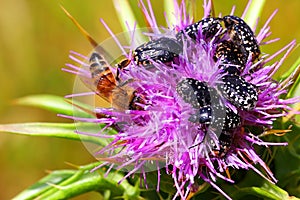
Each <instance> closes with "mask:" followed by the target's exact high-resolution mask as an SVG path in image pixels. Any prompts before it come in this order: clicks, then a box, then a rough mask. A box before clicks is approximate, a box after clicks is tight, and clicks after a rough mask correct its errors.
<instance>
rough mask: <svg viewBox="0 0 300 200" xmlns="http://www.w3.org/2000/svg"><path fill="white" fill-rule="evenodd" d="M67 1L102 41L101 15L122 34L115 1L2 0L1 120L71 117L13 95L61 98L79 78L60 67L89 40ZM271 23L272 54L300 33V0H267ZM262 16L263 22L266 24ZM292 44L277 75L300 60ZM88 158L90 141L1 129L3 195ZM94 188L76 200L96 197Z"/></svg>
mask: <svg viewBox="0 0 300 200" xmlns="http://www.w3.org/2000/svg"><path fill="white" fill-rule="evenodd" d="M130 2H131V3H132V4H135V3H136V2H137V1H136V0H131V1H130ZM152 2H153V7H154V9H155V13H156V16H157V18H158V22H159V24H163V23H164V19H163V14H162V13H163V6H161V4H162V1H159V0H156V1H154V0H153V1H152ZM201 3H202V1H197V4H198V9H197V10H198V13H197V18H198V19H200V18H201V16H202V7H201ZM246 3H247V1H241V0H234V1H229V0H226V1H225V0H222V1H221V0H215V8H216V11H217V13H218V12H222V13H223V14H228V13H229V12H230V10H231V6H232V5H237V9H236V14H237V15H241V13H242V10H243V8H244V7H245V5H246ZM60 4H61V5H63V6H64V7H65V8H66V9H67V10H68V11H69V12H70V13H71V14H72V15H73V16H74V17H75V18H76V19H77V20H78V21H79V22H80V23H81V24H82V25H83V26H84V27H85V28H86V29H87V30H88V31H89V33H90V34H91V35H92V36H93V37H94V38H95V39H96V40H97V41H98V42H101V41H103V40H105V39H107V38H108V37H109V34H108V33H107V31H106V30H105V29H104V27H103V26H102V24H101V23H100V22H99V19H100V18H103V19H104V20H105V22H106V23H107V24H108V25H109V26H110V28H111V29H112V30H113V31H114V32H115V33H119V32H121V31H122V30H121V27H120V25H119V22H118V20H117V17H116V12H115V10H114V7H113V2H112V1H107V0H85V1H79V0H65V1H58V0H52V1H49V0H39V1H29V0H0V5H1V8H0V70H1V73H0V85H1V93H0V95H1V96H0V116H1V117H0V123H16V122H34V121H40V122H58V121H60V122H63V121H64V122H66V121H67V120H65V119H62V118H59V117H57V116H56V114H55V113H50V112H47V111H43V110H40V109H36V108H30V107H22V106H16V105H14V104H13V101H14V99H16V98H18V97H22V96H25V95H30V94H44V93H46V94H55V95H60V96H64V95H66V94H70V93H71V92H72V87H73V81H74V76H72V75H70V74H67V73H65V72H62V71H61V68H62V67H63V66H64V63H67V62H69V61H70V60H69V59H68V52H69V51H70V50H75V51H78V52H80V53H82V54H88V53H89V52H90V50H91V46H90V45H89V43H88V42H87V41H86V40H85V38H84V37H83V36H82V35H81V34H80V33H79V31H78V30H77V28H76V27H75V26H74V25H73V24H72V22H71V21H70V20H69V19H68V18H67V17H66V15H65V14H64V13H63V12H62V10H61V9H60V6H59V5H60ZM276 8H279V12H278V14H277V15H276V17H275V19H274V20H273V21H272V22H271V27H272V36H271V38H276V37H279V38H281V40H280V41H279V42H277V43H275V44H271V45H268V46H266V47H262V49H263V52H266V53H273V52H275V51H277V50H278V49H279V48H280V47H283V46H284V45H285V44H287V43H288V42H290V41H291V40H292V39H297V41H299V39H300V26H299V21H300V13H299V8H300V1H299V0H287V1H282V0H267V3H266V5H265V7H264V12H263V13H262V17H261V19H262V22H264V21H265V20H266V19H267V17H268V16H269V15H270V14H271V13H272V12H273V11H274V10H275V9H276ZM262 22H261V23H260V24H259V26H260V27H261V25H262ZM299 53H300V51H299V49H297V50H295V51H294V52H293V54H292V55H291V56H289V58H288V59H287V61H286V62H285V63H284V66H283V69H282V70H281V71H280V72H279V73H278V74H276V76H277V77H280V74H281V73H283V72H284V71H285V70H287V69H288V68H289V66H291V64H292V63H293V62H294V61H295V60H296V59H297V58H298V56H299ZM65 161H67V162H71V163H74V164H78V165H80V164H87V163H89V162H92V161H94V158H93V157H92V156H91V155H90V154H89V153H88V152H87V150H85V147H84V146H83V145H82V144H81V143H79V142H74V141H68V140H64V139H51V138H38V137H26V136H19V135H9V134H0V188H1V192H0V199H10V198H12V197H13V196H15V195H16V194H17V193H19V192H20V191H22V190H23V189H25V188H26V187H28V186H29V185H31V184H33V183H34V182H35V181H37V180H38V179H40V178H41V177H43V176H44V175H45V174H46V173H45V171H46V170H54V169H62V168H69V166H67V165H66V164H65V163H64V162H65ZM98 198H99V196H98V195H97V194H94V193H91V194H87V195H83V196H81V197H77V198H75V199H98Z"/></svg>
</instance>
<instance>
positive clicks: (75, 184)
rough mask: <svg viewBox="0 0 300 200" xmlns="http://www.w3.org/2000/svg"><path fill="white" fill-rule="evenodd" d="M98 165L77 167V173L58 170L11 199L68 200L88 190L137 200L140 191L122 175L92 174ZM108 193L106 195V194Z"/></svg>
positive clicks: (108, 197)
mask: <svg viewBox="0 0 300 200" xmlns="http://www.w3.org/2000/svg"><path fill="white" fill-rule="evenodd" d="M99 164H100V163H92V164H89V165H85V166H79V167H78V169H77V170H57V171H52V172H51V173H50V174H49V175H47V176H46V177H44V178H42V179H41V180H39V181H38V182H37V183H35V184H33V185H32V186H30V187H29V188H27V189H26V190H24V191H23V192H21V193H20V194H19V195H17V196H16V197H15V198H14V199H16V200H19V199H35V198H38V199H69V198H72V197H75V196H78V195H81V194H84V193H87V192H90V191H95V192H99V193H101V194H105V193H106V197H107V199H115V198H121V197H122V198H123V199H139V198H140V197H139V193H140V191H139V188H138V187H135V186H133V185H131V184H129V183H128V182H127V181H126V180H124V181H122V183H120V184H119V183H118V181H119V180H121V179H122V178H123V175H122V174H121V173H117V172H111V173H109V174H108V175H107V176H105V175H104V174H105V170H103V169H99V170H97V171H94V172H91V170H92V169H94V168H95V167H96V166H98V165H99ZM108 190H109V191H110V192H109V194H108V195H107V192H106V191H108Z"/></svg>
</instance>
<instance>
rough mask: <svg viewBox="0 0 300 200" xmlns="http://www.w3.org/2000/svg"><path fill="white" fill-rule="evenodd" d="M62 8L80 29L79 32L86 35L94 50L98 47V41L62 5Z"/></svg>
mask: <svg viewBox="0 0 300 200" xmlns="http://www.w3.org/2000/svg"><path fill="white" fill-rule="evenodd" d="M60 7H61V9H62V10H63V11H64V13H65V14H66V15H67V16H68V17H69V18H70V19H71V20H72V22H73V23H74V24H75V26H76V27H77V28H78V29H79V31H80V32H81V33H82V34H83V35H84V37H86V39H87V40H88V41H89V42H90V43H91V45H92V46H93V47H94V48H96V47H98V42H96V40H94V39H93V38H92V36H91V35H90V34H89V33H88V32H87V31H86V30H85V29H84V28H83V27H82V26H81V25H80V24H79V23H78V22H77V20H76V19H75V18H74V17H73V16H72V15H71V14H70V13H69V12H68V11H67V10H66V9H65V8H64V7H63V6H62V5H60ZM98 48H99V47H98Z"/></svg>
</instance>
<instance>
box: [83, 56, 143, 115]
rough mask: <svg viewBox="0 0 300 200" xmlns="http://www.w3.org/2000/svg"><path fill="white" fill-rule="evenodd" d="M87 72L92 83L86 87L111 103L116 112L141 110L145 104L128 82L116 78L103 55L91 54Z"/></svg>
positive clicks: (141, 96)
mask: <svg viewBox="0 0 300 200" xmlns="http://www.w3.org/2000/svg"><path fill="white" fill-rule="evenodd" d="M89 71H90V73H91V81H92V83H90V84H88V86H89V87H90V86H91V85H92V89H93V90H94V91H95V92H96V94H97V95H98V96H100V97H102V98H103V99H105V100H106V101H108V102H109V103H111V105H112V107H113V108H115V109H118V110H128V109H129V110H142V109H143V108H142V106H141V104H145V98H144V96H143V95H141V94H138V92H137V91H136V90H134V89H133V88H132V87H130V86H129V85H128V83H129V81H130V80H129V81H125V82H122V81H121V80H120V77H116V76H115V75H114V73H113V72H112V70H111V67H110V65H109V63H108V62H107V61H106V60H105V58H104V56H103V55H101V54H100V53H98V52H93V53H92V54H91V56H90V59H89ZM85 82H86V81H85ZM89 82H90V81H89Z"/></svg>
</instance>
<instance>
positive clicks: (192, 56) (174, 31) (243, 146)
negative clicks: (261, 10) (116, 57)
mask: <svg viewBox="0 0 300 200" xmlns="http://www.w3.org/2000/svg"><path fill="white" fill-rule="evenodd" d="M175 2H176V1H175ZM141 7H142V10H143V12H144V15H145V18H146V19H147V21H148V23H149V24H150V25H151V26H152V27H151V30H152V31H153V32H152V33H146V35H147V36H149V38H150V41H149V42H146V43H144V44H142V45H141V46H138V47H137V46H136V45H134V43H133V42H132V44H129V45H128V46H129V47H130V49H129V51H126V50H125V47H124V45H121V43H120V41H119V40H118V39H116V38H117V37H116V36H114V35H113V38H114V40H115V41H116V43H117V44H118V45H119V46H120V49H121V50H120V52H122V53H123V55H125V56H126V58H127V59H126V60H125V61H123V62H119V63H118V65H117V66H118V68H113V67H112V66H113V65H112V64H111V62H110V60H109V59H108V58H107V57H106V55H104V54H103V47H101V46H100V47H98V48H96V49H95V50H94V53H92V54H91V55H90V56H89V57H85V56H82V55H80V54H77V53H75V52H71V59H72V60H74V61H76V62H77V63H78V64H79V65H81V66H82V67H81V68H80V67H77V66H74V65H71V64H67V66H68V67H69V68H71V69H65V70H66V71H69V72H71V73H75V74H77V75H79V77H80V79H81V80H82V81H83V82H84V83H85V84H86V85H87V86H88V87H89V88H91V89H92V90H93V91H94V93H93V94H96V95H98V96H100V97H102V98H104V99H105V100H106V101H107V102H109V103H111V107H109V108H103V107H96V108H95V109H94V110H93V113H94V114H95V118H87V119H83V118H78V117H75V116H73V117H70V118H72V119H74V120H78V121H84V122H91V123H95V124H96V126H97V127H99V125H101V130H100V131H99V129H97V131H96V132H97V134H93V133H89V132H84V131H81V130H79V131H78V132H79V133H81V134H90V135H93V136H95V137H99V139H104V138H105V139H107V141H108V143H107V145H106V146H104V147H103V148H101V150H99V151H97V152H96V154H97V155H99V156H100V159H101V160H103V165H110V169H112V168H113V167H114V168H116V169H118V170H121V169H124V170H127V171H128V173H127V175H126V176H125V177H124V179H125V178H127V177H129V176H131V175H133V174H135V173H141V174H142V176H143V177H146V172H148V171H151V170H157V171H158V176H159V175H160V170H161V168H162V167H163V168H164V170H166V171H167V173H169V174H170V175H171V176H172V177H173V179H174V183H175V186H176V188H177V193H176V195H175V197H174V198H176V197H177V196H180V197H181V198H182V199H186V198H187V196H188V194H189V192H191V191H194V190H195V183H196V179H198V178H201V179H203V180H204V181H206V182H208V183H210V184H211V185H212V186H213V187H215V188H216V189H217V190H218V191H219V192H221V193H222V194H223V195H224V196H225V197H226V198H228V199H230V197H229V196H228V195H227V194H225V193H224V192H223V191H222V189H221V188H219V187H218V186H217V185H216V183H215V182H216V180H217V179H218V178H221V179H223V180H225V181H228V182H231V183H234V180H232V179H231V178H230V176H229V175H228V171H229V169H247V170H248V169H252V170H254V171H255V172H257V173H258V174H260V175H261V176H262V177H265V178H266V179H267V180H269V181H270V182H276V179H275V177H274V176H273V175H272V172H271V171H270V169H269V168H268V166H267V165H266V164H265V163H264V161H263V160H262V159H261V158H260V157H259V155H258V154H257V153H256V152H255V150H254V147H253V144H257V145H262V146H266V147H268V146H269V145H286V143H269V142H264V141H262V140H261V139H260V138H259V137H258V136H256V135H254V134H253V133H251V131H250V130H252V129H251V127H259V128H261V129H268V130H269V129H272V124H273V122H274V121H275V120H276V119H277V118H279V117H282V116H286V115H287V114H288V111H290V110H292V108H291V107H289V105H290V104H294V103H296V102H299V98H292V99H285V100H284V99H281V98H280V97H281V96H282V94H285V93H286V92H287V88H288V86H289V85H290V84H292V83H287V84H286V83H279V82H276V81H275V80H273V79H272V75H273V74H274V73H275V72H276V70H277V69H278V68H279V67H280V65H281V64H282V62H283V60H284V59H285V58H286V56H287V55H288V53H289V52H290V51H291V50H292V48H293V47H294V46H295V41H292V42H291V43H290V44H288V45H287V46H286V47H284V48H283V49H281V50H279V51H278V52H277V53H275V54H274V55H271V56H268V55H265V54H263V55H261V52H260V49H259V46H260V45H262V44H266V43H268V42H264V40H265V39H266V38H267V37H268V36H269V35H270V32H269V27H268V23H269V21H270V20H271V18H272V17H273V16H274V14H275V13H274V14H273V15H272V16H271V17H270V19H269V20H268V21H267V22H266V24H265V26H264V27H263V28H262V29H261V30H260V32H259V33H258V34H257V36H255V34H254V33H253V30H252V29H251V28H250V27H249V26H248V25H247V24H246V23H245V22H244V21H243V20H242V18H239V17H236V16H234V15H233V13H231V15H227V16H219V17H210V9H211V8H210V3H207V2H205V4H204V17H203V19H202V20H200V21H199V22H194V21H193V19H192V18H191V16H188V14H187V13H186V11H185V3H184V1H182V3H181V4H180V5H178V4H176V12H175V13H174V14H175V19H176V20H175V22H176V24H172V25H170V27H167V28H163V29H161V28H158V25H157V23H156V20H155V18H154V15H153V12H152V10H151V5H150V4H149V2H148V7H149V8H150V10H148V9H147V7H146V5H145V4H144V3H143V1H141ZM108 30H109V29H108ZM135 31H136V30H135ZM135 31H133V32H132V33H133V34H132V41H134V32H135ZM128 46H127V47H128ZM283 51H286V53H285V55H284V56H283V57H282V58H281V60H279V61H278V62H274V63H273V64H270V65H269V64H268V63H269V62H270V61H271V60H272V59H273V58H274V57H275V56H277V55H278V54H279V53H281V52H283ZM106 52H107V51H106ZM128 52H129V53H128ZM108 53H111V52H109V51H108ZM112 53H113V52H112ZM89 94H90V93H89ZM72 96H73V97H74V96H76V95H72ZM103 124H104V125H103ZM110 130H114V131H115V134H111V132H110ZM103 165H101V166H103ZM256 165H260V166H261V167H262V168H263V171H259V170H258V169H257V168H256V167H255V166H256ZM101 166H99V167H101ZM144 179H145V181H146V178H144ZM159 180H160V179H158V187H157V189H159ZM120 181H122V180H120Z"/></svg>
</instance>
